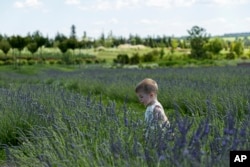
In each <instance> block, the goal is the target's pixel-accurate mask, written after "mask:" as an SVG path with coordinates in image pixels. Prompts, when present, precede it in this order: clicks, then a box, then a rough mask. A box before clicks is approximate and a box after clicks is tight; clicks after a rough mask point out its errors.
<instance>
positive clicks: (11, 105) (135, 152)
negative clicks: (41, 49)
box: [0, 65, 250, 167]
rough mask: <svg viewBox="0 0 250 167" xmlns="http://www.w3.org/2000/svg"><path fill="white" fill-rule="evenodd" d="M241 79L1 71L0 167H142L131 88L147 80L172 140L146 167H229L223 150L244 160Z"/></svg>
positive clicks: (244, 86)
mask: <svg viewBox="0 0 250 167" xmlns="http://www.w3.org/2000/svg"><path fill="white" fill-rule="evenodd" d="M249 73H250V68H248V67H235V66H232V67H196V68H155V69H108V68H100V67H96V66H95V67H91V66H90V67H88V68H87V67H84V66H83V67H77V66H71V68H69V66H67V67H66V66H64V67H63V66H46V65H44V66H22V67H21V68H19V69H13V68H12V67H11V66H0V94H1V96H0V114H1V117H0V129H1V132H0V165H6V166H7V165H9V166H65V167H66V166H67V167H68V166H72V167H73V166H84V167H86V166H147V161H148V159H147V151H145V150H147V149H146V147H147V146H146V145H145V143H144V139H143V129H144V110H145V108H144V106H142V105H141V104H139V103H138V100H137V98H136V96H135V93H134V87H135V85H136V84H137V82H139V81H140V80H141V79H143V78H145V77H150V78H153V79H155V80H156V81H157V82H158V84H159V96H158V98H159V100H160V101H161V102H162V104H163V106H164V108H165V112H166V114H167V116H168V117H169V120H170V121H171V124H172V126H171V128H170V129H169V130H170V131H172V132H174V133H175V138H174V139H169V136H168V134H167V133H166V134H165V136H164V140H163V141H160V140H158V139H156V140H155V142H162V147H161V148H160V152H161V155H160V156H159V157H158V156H157V154H156V152H157V150H154V149H152V150H150V152H151V155H153V157H152V159H153V163H154V166H162V167H165V166H187V167H189V166H190V167H191V166H218V167H221V166H229V153H230V150H250V142H249V135H250V128H249V127H250V122H249V119H250V94H249V92H250V86H249V85H250V77H249ZM158 151H159V150H158Z"/></svg>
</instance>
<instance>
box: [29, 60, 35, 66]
mask: <svg viewBox="0 0 250 167" xmlns="http://www.w3.org/2000/svg"><path fill="white" fill-rule="evenodd" d="M34 64H36V61H35V60H28V65H34Z"/></svg>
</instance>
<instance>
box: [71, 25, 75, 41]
mask: <svg viewBox="0 0 250 167" xmlns="http://www.w3.org/2000/svg"><path fill="white" fill-rule="evenodd" d="M70 38H73V39H76V26H75V25H72V26H71V33H70Z"/></svg>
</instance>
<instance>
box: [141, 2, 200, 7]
mask: <svg viewBox="0 0 250 167" xmlns="http://www.w3.org/2000/svg"><path fill="white" fill-rule="evenodd" d="M196 1H197V0H146V1H145V3H146V6H149V7H161V8H162V7H163V8H169V7H173V6H190V5H192V4H194V3H195V2H196Z"/></svg>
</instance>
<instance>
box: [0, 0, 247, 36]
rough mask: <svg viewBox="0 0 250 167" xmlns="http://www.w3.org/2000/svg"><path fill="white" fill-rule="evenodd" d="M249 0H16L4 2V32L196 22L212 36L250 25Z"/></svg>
mask: <svg viewBox="0 0 250 167" xmlns="http://www.w3.org/2000/svg"><path fill="white" fill-rule="evenodd" d="M249 7H250V0H175V1H173V0H92V1H90V0H54V1H49V0H12V1H4V2H2V4H1V6H0V19H1V20H5V21H4V24H3V25H1V27H0V34H1V35H7V36H11V35H21V36H26V35H27V34H28V33H33V32H35V31H39V32H40V33H41V34H42V35H43V36H48V37H49V38H54V37H55V36H56V34H57V33H60V34H64V35H65V36H67V37H68V36H69V35H70V33H71V26H72V25H74V26H75V27H76V36H77V37H82V36H83V34H84V32H86V33H87V37H91V38H99V37H100V36H101V34H105V35H107V34H109V33H110V32H112V34H113V36H114V37H125V38H127V37H129V35H138V36H140V37H142V38H144V37H148V36H153V37H154V36H174V37H183V36H188V32H187V30H190V29H191V28H192V27H193V26H199V27H202V28H204V29H206V33H207V34H210V35H211V36H223V35H225V34H231V33H248V32H249V31H250V13H249V12H248V9H249Z"/></svg>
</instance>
